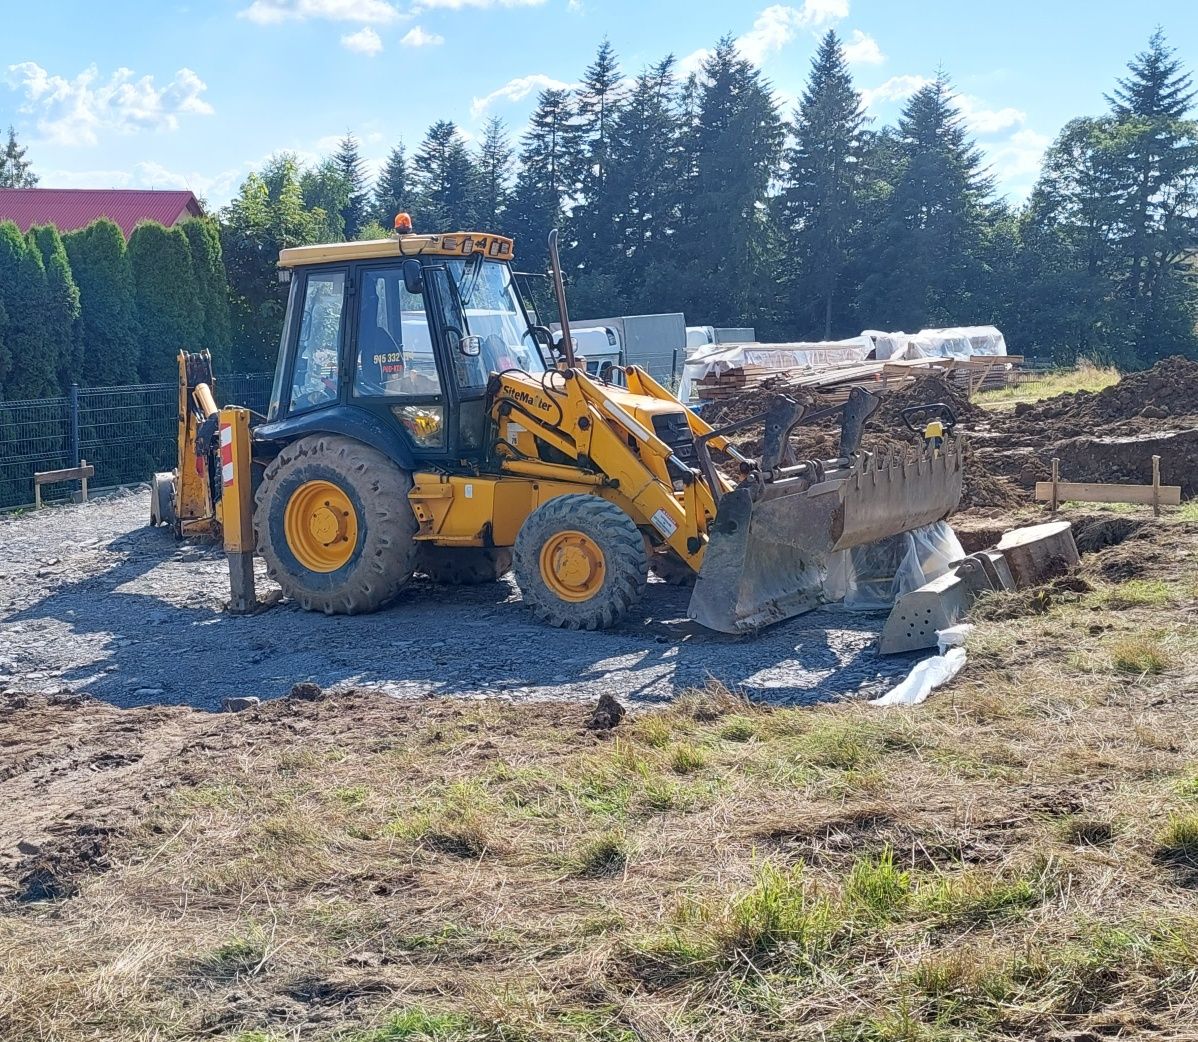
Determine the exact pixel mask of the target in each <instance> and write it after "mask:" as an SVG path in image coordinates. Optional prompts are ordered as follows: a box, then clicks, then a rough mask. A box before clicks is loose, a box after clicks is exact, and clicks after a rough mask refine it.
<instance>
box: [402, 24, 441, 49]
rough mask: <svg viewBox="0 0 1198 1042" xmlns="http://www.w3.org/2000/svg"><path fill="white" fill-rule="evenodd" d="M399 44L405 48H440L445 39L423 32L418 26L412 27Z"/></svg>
mask: <svg viewBox="0 0 1198 1042" xmlns="http://www.w3.org/2000/svg"><path fill="white" fill-rule="evenodd" d="M399 42H400V43H402V44H403V45H404V46H405V47H440V46H441V44H443V43H444V42H445V37H444V36H438V35H437V34H436V33H430V32H425V31H424V30H423V29H422V28H420V26H418V25H414V26H412V28H411V29H409V30H408V31H407V32H406V33H405V34H404V37H403V39H402V40H400V41H399Z"/></svg>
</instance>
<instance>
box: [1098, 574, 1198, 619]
mask: <svg viewBox="0 0 1198 1042" xmlns="http://www.w3.org/2000/svg"><path fill="white" fill-rule="evenodd" d="M1178 595H1179V591H1178V588H1177V586H1176V584H1174V583H1169V582H1164V581H1162V580H1160V579H1129V580H1128V581H1127V582H1124V583H1119V585H1117V586H1111V587H1108V588H1107V589H1105V590H1100V591H1099V592H1098V593H1097V594H1095V595H1094V597H1093V600H1094V602H1095V604H1096V605H1097V606H1099V607H1103V608H1111V609H1114V610H1116V611H1118V610H1121V609H1123V608H1163V607H1165V606H1167V605H1169V604H1171V603H1173V602H1174V601H1176V600H1177V599H1178Z"/></svg>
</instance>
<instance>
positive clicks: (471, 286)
mask: <svg viewBox="0 0 1198 1042" xmlns="http://www.w3.org/2000/svg"><path fill="white" fill-rule="evenodd" d="M482 270H483V255H482V254H481V253H472V254H470V258H469V260H467V261H466V264H465V270H464V272H463V275H462V282H461V285H460V286H458V295H459V296H460V297H461V298H462V304H463V306H465V307H469V306H470V303H471V301H472V300H473V298H474V291H475V289H476V288H477V287H478V277H479V275H481V274H482Z"/></svg>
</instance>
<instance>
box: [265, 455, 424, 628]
mask: <svg viewBox="0 0 1198 1042" xmlns="http://www.w3.org/2000/svg"><path fill="white" fill-rule="evenodd" d="M411 488H412V477H411V475H410V474H409V473H408V472H407V471H405V470H401V469H400V468H399V467H397V466H396V465H395V463H394V462H393V461H392V460H390V459H389V458H387V457H386V456H384V455H383V453H381V452H379V451H378V450H377V449H372V448H370V447H369V446H367V445H363V444H362V443H361V442H358V441H354V440H353V439H351V438H343V437H340V436H338V435H331V434H316V435H310V436H308V437H306V438H301V439H300V440H299V441H296V442H293V443H292V444H290V445H288V446H286V447H285V448H284V449H283V450H282V451H281V452H280V453H279V454H278V455H277V456H276V457H275V458H274V460H272V461H271V463H270V465H269V466H268V467H267V468H266V473H265V474H264V475H263V478H262V483H261V485H260V486H259V488H258V492H257V497H256V499H257V505H256V507H255V510H254V529H255V533H256V538H257V544H258V552H259V553H261V555H262V557H263V558H264V559H265V561H266V567H267V571H268V573H269V574H270V577H271V578H272V579H274V580H275V582H277V583H278V584H279V585H280V586H281V587H282V588H283V594H284V595H285V596H287V597H290V598H291V599H292V600H294V601H296V602H298V603H299V604H300V605H301V606H302V607H303V608H304V609H306V610H307V611H323V612H324V613H325V614H326V615H356V614H359V613H361V612H371V611H377V610H378V609H379V608H382V607H384V606H385V605H387V604H388V603H390V602H391V601H392V600H394V599H395V597H396V595H397V594H398V593H399V591H400V589H401V588H402V587H403V585H404V583H406V582H407V581H408V579H410V578H411V576H412V568H413V565H414V564H415V561H416V551H417V544H416V541H415V536H416V531H417V527H418V526H417V522H416V515H415V514H414V513H413V512H412V507H411V504H410V503H409V501H408V492H409V491H410V490H411ZM313 489H329V490H330V493H329V494H330V498H331V499H333V500H334V501H336V502H340V503H343V504H344V505H345V506H346V507H347V508H348V509H346V510H345V511H342V513H344V514H345V517H346V519H347V522H348V525H347V526H346V527H347V528H348V531H346V533H345V535H344V537H343V536H342V535H340V534H338V535H337V536H336V538H334V539H331V540H330V539H328V537H327V532H326V530H325V529H322V528H320V525H319V524H316V525H315V526H312V525H310V526H309V527H310V528H312V529H313V531H312V532H305V531H303V526H302V525H301V524H300V523H299V521H300V520H301V519H297V517H296V511H297V509H298V508H297V504H303V503H304V502H308V503H314V502H315V503H317V506H316V509H318V510H319V509H320V508H319V503H318V499H319V497H317V499H314V498H313V494H312V491H311V490H313ZM289 504H291V508H290V515H289ZM326 506H327V503H326ZM351 514H352V517H351V516H350V515H351ZM289 532H290V536H289ZM290 540H294V541H295V543H296V545H295V546H292V545H291V542H290ZM325 543H327V544H328V545H325ZM314 565H315V567H314Z"/></svg>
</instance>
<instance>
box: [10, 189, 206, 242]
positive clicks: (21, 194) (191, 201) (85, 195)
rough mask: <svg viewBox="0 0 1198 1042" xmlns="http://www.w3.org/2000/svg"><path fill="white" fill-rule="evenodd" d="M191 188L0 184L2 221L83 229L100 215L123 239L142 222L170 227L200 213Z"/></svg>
mask: <svg viewBox="0 0 1198 1042" xmlns="http://www.w3.org/2000/svg"><path fill="white" fill-rule="evenodd" d="M203 212H204V211H203V210H201V209H200V204H199V202H198V201H197V200H196V197H195V196H194V195H193V194H192V193H191V192H157V191H140V190H136V189H131V188H104V189H98V188H0V221H4V220H8V221H16V223H17V227H19V228H20V229H21V231H23V232H27V231H29V229H30V228H32V227H33V226H34V225H35V224H53V225H54V226H55V227H57V228H58V230H59V231H62V232H73V231H74V230H75V229H76V228H86V227H87V226H88V225H89V224H91V223H92V221H95V220H97V219H98V218H100V217H108V218H109V219H111V220H113V221H115V222H116V223H117V224H118V225H119V226H120V229H121V231H122V232H124V233H125V238H126V239H127V238H129V236H130V235H131V234H132V233H133V229H134V228H135V227H136V226H137V224H138V223H139V222H141V221H157V222H158V223H159V224H165V225H166V226H167V227H168V228H169V227H170V226H171V225H173V224H177V223H178V222H179V221H181V220H184V219H186V218H188V217H200V216H202V215H203Z"/></svg>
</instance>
